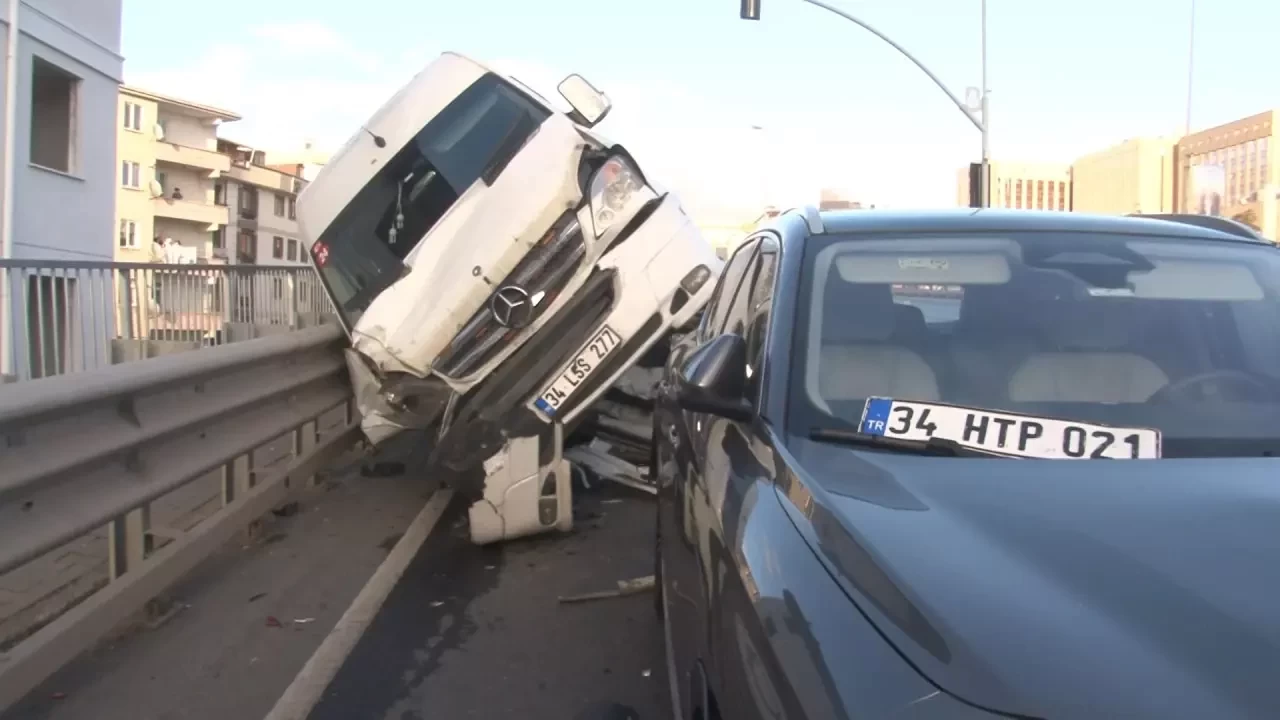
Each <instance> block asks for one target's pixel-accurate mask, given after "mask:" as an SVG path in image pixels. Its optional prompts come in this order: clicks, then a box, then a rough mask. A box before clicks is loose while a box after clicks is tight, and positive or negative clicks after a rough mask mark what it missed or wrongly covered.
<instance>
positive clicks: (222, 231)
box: [212, 225, 227, 250]
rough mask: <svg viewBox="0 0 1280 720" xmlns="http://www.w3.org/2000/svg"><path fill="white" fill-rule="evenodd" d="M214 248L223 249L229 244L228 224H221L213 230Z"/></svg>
mask: <svg viewBox="0 0 1280 720" xmlns="http://www.w3.org/2000/svg"><path fill="white" fill-rule="evenodd" d="M212 234H213V249H214V250H221V249H223V248H224V247H226V246H227V226H226V225H219V226H218V229H217V230H214V231H213V233H212Z"/></svg>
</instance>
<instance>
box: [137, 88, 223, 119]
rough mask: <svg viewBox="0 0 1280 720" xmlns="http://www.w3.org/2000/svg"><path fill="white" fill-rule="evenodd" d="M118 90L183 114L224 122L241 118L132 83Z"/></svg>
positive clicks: (210, 106) (220, 109)
mask: <svg viewBox="0 0 1280 720" xmlns="http://www.w3.org/2000/svg"><path fill="white" fill-rule="evenodd" d="M120 92H122V93H124V94H125V95H129V96H131V97H136V98H140V99H142V100H151V101H152V102H156V103H159V104H161V105H168V106H170V107H172V108H175V109H177V110H179V111H180V112H182V113H183V114H185V115H194V116H197V117H205V118H209V119H211V120H222V121H224V122H232V121H235V120H239V119H241V118H240V116H239V115H237V114H236V113H233V112H231V111H230V110H223V109H222V108H217V107H213V106H212V105H202V104H200V103H197V102H192V101H190V100H183V99H181V98H175V97H170V96H168V95H161V94H160V93H155V92H151V91H150V90H143V89H142V88H138V87H133V86H132V85H121V86H120Z"/></svg>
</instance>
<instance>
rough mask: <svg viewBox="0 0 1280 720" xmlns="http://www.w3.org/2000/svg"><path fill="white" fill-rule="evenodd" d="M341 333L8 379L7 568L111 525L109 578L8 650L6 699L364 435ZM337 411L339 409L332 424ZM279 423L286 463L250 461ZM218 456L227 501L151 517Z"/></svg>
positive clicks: (3, 678)
mask: <svg viewBox="0 0 1280 720" xmlns="http://www.w3.org/2000/svg"><path fill="white" fill-rule="evenodd" d="M344 340H345V338H344V337H343V336H342V333H341V331H340V330H339V329H338V328H337V327H334V326H322V327H317V328H310V329H306V330H301V331H299V332H293V333H288V334H281V335H276V336H272V337H266V338H260V339H257V340H251V341H247V342H242V343H235V344H231V345H227V346H224V347H216V348H211V349H209V350H206V351H203V352H193V353H182V354H176V355H168V356H164V357H158V358H152V359H148V360H142V361H138V362H133V363H128V364H124V365H118V366H114V367H108V368H101V369H98V370H90V371H87V372H83V373H78V374H75V375H71V376H67V377H59V378H46V379H41V380H33V381H31V382H26V383H17V384H13V385H7V386H0V574H3V573H5V572H8V571H10V570H13V569H14V568H16V567H19V566H20V565H22V564H24V563H27V562H30V561H32V560H34V559H36V558H39V557H40V556H42V554H44V553H48V552H50V551H52V550H54V549H56V548H59V547H62V546H63V545H64V544H66V543H67V542H69V541H72V540H73V539H75V538H77V537H82V536H84V535H86V534H87V533H90V532H91V531H94V530H95V529H98V528H101V527H102V526H104V525H106V526H108V533H107V537H108V544H109V546H110V547H109V561H110V578H111V581H110V582H109V583H108V584H107V585H106V586H105V587H104V588H102V589H100V590H98V591H97V592H96V593H94V594H92V595H90V596H89V597H88V598H86V599H85V600H84V601H83V602H81V603H80V604H78V605H76V606H75V607H73V608H72V609H71V610H69V611H67V612H66V613H64V614H63V615H61V616H60V617H58V618H57V619H56V620H54V621H53V622H52V623H50V624H48V625H46V626H44V627H43V628H41V629H39V630H37V631H36V632H35V633H34V634H32V635H31V636H30V637H28V638H26V639H25V640H23V641H21V642H20V643H18V644H17V645H16V646H15V647H14V648H12V649H11V650H9V651H8V652H5V653H2V654H0V710H3V709H4V708H5V707H8V706H9V705H11V704H12V703H14V702H16V701H17V700H18V699H20V698H21V697H22V696H23V695H24V694H25V693H26V692H28V691H29V690H31V689H32V688H34V687H35V686H36V685H38V684H39V683H40V682H42V681H43V680H44V679H45V678H46V677H48V676H49V675H51V674H52V673H53V672H54V671H56V670H57V669H58V668H59V667H61V666H62V665H64V664H66V663H67V662H69V661H70V660H72V659H74V658H75V657H76V656H77V655H78V654H80V653H81V652H83V651H84V650H86V649H88V648H89V647H91V646H92V645H93V644H94V643H96V642H97V641H98V640H100V639H101V638H102V637H103V636H104V635H106V634H107V633H108V632H110V631H111V630H112V629H113V628H115V627H117V626H118V625H120V624H121V623H122V622H123V621H125V620H127V619H128V618H129V617H130V616H132V615H133V614H134V613H136V612H138V610H139V609H141V608H142V607H143V606H144V605H146V604H147V603H148V602H149V601H150V600H151V599H152V598H154V597H156V596H157V595H159V594H160V593H161V592H162V591H163V590H164V589H165V588H166V587H168V586H169V585H170V584H172V583H173V582H175V581H176V580H178V579H179V578H181V577H182V575H183V574H185V573H186V572H187V571H189V570H191V569H192V568H193V567H195V566H196V564H198V563H199V562H200V561H201V560H203V559H204V558H205V557H207V556H208V555H209V554H211V553H212V552H214V551H215V550H217V549H218V548H219V547H220V546H221V545H222V544H224V543H225V542H226V541H227V540H229V539H230V538H232V537H233V536H234V535H235V533H236V532H237V531H239V530H241V529H243V528H245V527H246V526H248V525H249V524H251V523H252V522H253V521H255V520H256V519H257V518H259V517H261V516H262V515H264V514H266V513H267V512H268V511H269V510H271V509H272V508H274V507H277V506H279V505H280V504H281V503H283V502H284V501H285V499H286V497H287V495H288V493H289V492H290V491H291V489H296V488H297V487H298V486H299V485H301V484H302V481H303V479H305V478H310V477H311V476H312V475H314V473H315V472H316V471H318V470H319V469H321V468H322V467H323V466H324V465H325V464H327V463H329V462H331V461H332V460H333V459H334V458H335V457H336V456H337V455H338V454H340V453H341V452H342V451H344V450H345V449H346V448H348V447H349V446H350V445H351V444H352V443H353V442H354V441H355V440H356V439H357V438H358V437H359V424H358V420H357V419H356V418H355V417H354V416H353V415H354V412H353V409H352V404H351V403H350V400H351V391H350V387H349V385H348V381H347V375H346V368H345V365H344V361H343V356H342V352H341V350H342V348H343V347H344V345H345V342H344ZM334 410H339V412H341V414H342V420H341V421H339V422H338V423H336V427H335V428H334V429H332V430H330V431H328V432H324V431H323V429H322V428H321V427H320V425H319V422H318V421H319V419H320V418H321V416H324V415H326V414H327V413H332V411H334ZM281 436H291V438H292V453H291V458H290V461H289V462H288V463H287V464H284V465H285V466H284V467H282V468H280V469H278V470H274V471H268V472H266V473H261V472H259V471H258V470H256V469H255V468H253V467H252V462H253V461H252V457H253V456H252V452H253V451H254V450H255V448H259V447H261V446H262V445H264V444H266V443H267V442H269V441H271V440H273V439H275V438H279V437H281ZM282 464H283V463H282ZM219 470H220V471H221V473H222V475H221V481H222V508H221V510H220V511H218V512H217V513H216V514H214V515H213V516H211V517H210V518H208V519H206V520H204V521H202V522H200V523H199V524H197V525H195V526H194V527H193V528H191V529H190V530H187V531H185V532H183V531H174V530H172V529H164V528H154V527H151V526H150V504H151V502H152V501H154V500H156V499H157V498H159V497H161V496H162V495H164V494H166V493H168V492H170V491H173V490H175V489H176V488H180V487H182V486H183V485H185V484H187V483H191V482H193V481H195V480H196V479H198V478H201V477H203V476H207V475H208V474H209V473H210V472H216V471H219ZM166 541H167V542H166Z"/></svg>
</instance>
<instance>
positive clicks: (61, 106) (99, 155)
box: [0, 0, 124, 381]
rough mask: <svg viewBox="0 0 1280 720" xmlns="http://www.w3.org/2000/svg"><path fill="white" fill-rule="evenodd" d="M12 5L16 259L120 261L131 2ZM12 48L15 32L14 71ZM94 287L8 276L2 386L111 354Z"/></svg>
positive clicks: (0, 347) (32, 0)
mask: <svg viewBox="0 0 1280 720" xmlns="http://www.w3.org/2000/svg"><path fill="white" fill-rule="evenodd" d="M7 6H8V4H7V3H6V4H5V7H0V14H3V15H2V16H3V19H4V25H5V29H6V31H7V29H8V26H9V25H10V24H12V23H16V24H17V29H18V32H19V41H18V45H17V47H16V48H13V52H14V56H15V59H16V62H17V65H16V68H15V80H16V82H15V84H14V94H13V99H14V103H15V105H14V108H13V111H14V118H15V122H14V126H13V128H11V130H12V136H13V148H14V157H12V158H9V159H8V160H10V161H11V162H12V166H13V181H14V185H13V211H12V223H13V224H12V228H11V235H10V236H9V237H7V238H4V242H5V245H6V250H7V252H8V254H9V255H10V256H11V257H12V258H14V259H16V260H110V259H111V255H112V252H111V240H110V237H111V236H110V232H111V225H112V218H113V217H114V214H115V211H114V204H115V184H114V178H115V171H114V167H115V130H114V124H113V123H114V118H115V109H116V101H115V97H116V88H117V87H118V86H119V84H120V80H121V78H122V77H123V66H124V59H123V58H122V57H121V55H120V28H121V22H122V15H121V12H122V11H121V7H122V0H22V1H21V2H20V3H19V9H18V14H17V17H16V18H14V17H10V16H9V15H8V11H7ZM7 41H8V33H7V32H5V33H3V35H2V36H0V45H3V46H4V47H5V53H3V54H0V67H3V68H4V70H5V72H6V73H7V72H8V70H9V68H8V67H7V65H6V63H5V61H4V58H6V57H7V56H8V51H9V48H8V47H7ZM3 152H4V145H3V144H2V143H0V158H2V157H3ZM0 182H3V178H2V177H0ZM90 290H91V289H90V288H88V287H86V286H85V285H84V284H81V283H79V282H78V281H77V280H76V279H74V278H65V277H64V278H53V277H48V276H45V277H42V278H37V277H35V276H34V275H20V274H19V273H12V274H7V275H6V276H5V279H4V281H3V285H0V299H2V300H3V302H0V317H2V318H3V320H4V322H0V381H3V379H5V377H18V378H27V377H40V376H43V375H50V374H54V373H58V372H63V371H65V370H66V369H67V368H70V367H82V366H83V361H84V359H85V358H87V357H88V358H92V357H100V356H101V355H102V354H103V353H104V352H105V345H104V343H105V342H106V340H105V338H104V337H102V334H101V333H95V332H94V331H93V325H94V320H93V318H92V317H91V314H90V301H91V296H90ZM55 298H57V299H59V300H58V302H54V300H55Z"/></svg>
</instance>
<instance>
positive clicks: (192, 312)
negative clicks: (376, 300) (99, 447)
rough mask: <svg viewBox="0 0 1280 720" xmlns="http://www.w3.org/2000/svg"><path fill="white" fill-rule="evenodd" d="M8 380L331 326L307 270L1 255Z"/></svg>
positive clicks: (325, 301) (329, 312)
mask: <svg viewBox="0 0 1280 720" xmlns="http://www.w3.org/2000/svg"><path fill="white" fill-rule="evenodd" d="M0 275H2V276H3V278H4V280H5V281H6V283H5V284H0V287H7V288H8V289H9V298H10V301H9V312H10V318H11V323H10V328H11V333H10V342H6V343H0V344H2V345H3V349H0V352H3V353H7V354H8V360H9V362H8V363H7V365H5V367H4V372H5V374H6V375H7V376H8V377H7V378H0V379H7V380H10V381H13V380H18V381H21V380H32V379H36V378H42V377H49V376H52V375H63V374H67V373H73V372H80V371H83V370H89V369H93V368H98V367H103V366H106V365H113V364H118V363H121V362H127V361H130V360H138V359H142V358H146V357H154V356H156V355H163V354H167V353H170V352H177V351H181V350H189V349H194V348H200V347H207V346H212V345H223V344H226V343H229V342H234V341H237V340H247V339H250V338H254V337H259V336H262V335H267V334H272V333H274V332H281V331H287V330H296V329H300V328H304V327H311V326H314V325H317V324H322V323H325V322H329V321H330V318H332V317H333V306H332V304H331V303H330V301H329V297H328V295H326V294H325V292H324V287H323V286H322V285H321V283H320V278H319V277H318V276H317V275H316V273H315V270H313V269H312V268H310V267H297V268H294V267H262V266H240V265H161V264H155V263H116V262H79V261H60V260H0Z"/></svg>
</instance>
